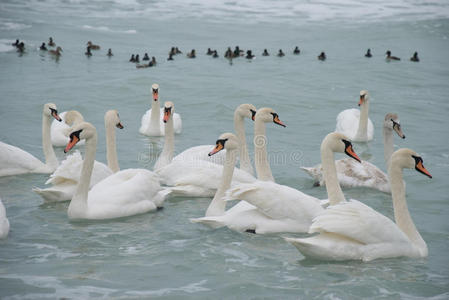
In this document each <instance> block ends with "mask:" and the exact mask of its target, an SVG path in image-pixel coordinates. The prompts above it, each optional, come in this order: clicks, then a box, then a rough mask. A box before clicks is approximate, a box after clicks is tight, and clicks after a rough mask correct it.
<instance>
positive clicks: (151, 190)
mask: <svg viewBox="0 0 449 300" xmlns="http://www.w3.org/2000/svg"><path fill="white" fill-rule="evenodd" d="M81 139H85V140H86V154H85V157H84V162H83V168H82V171H81V176H80V181H79V183H78V186H77V188H76V192H75V195H74V196H73V198H72V200H71V201H70V205H69V208H68V211H67V214H68V216H69V218H70V219H97V220H99V219H113V218H120V217H127V216H132V215H136V214H142V213H146V212H149V211H154V210H156V209H157V208H158V207H161V206H162V204H163V202H164V199H165V196H166V191H164V190H162V189H161V187H160V185H159V181H158V178H157V176H156V174H154V173H153V172H150V171H148V170H145V169H127V170H122V171H119V172H117V173H114V174H113V175H111V176H109V177H107V178H105V179H104V180H102V181H100V182H99V183H97V184H96V185H95V186H94V187H93V188H92V189H91V190H90V191H89V186H90V178H91V175H92V169H93V166H94V160H95V152H96V146H97V131H96V129H95V127H94V126H93V125H92V124H90V123H87V122H83V123H80V124H78V125H76V126H75V127H74V128H73V131H72V133H71V134H70V142H69V143H68V144H67V147H66V148H65V150H64V152H67V151H69V150H70V149H71V148H73V146H75V145H76V143H77V142H78V141H79V140H81Z"/></svg>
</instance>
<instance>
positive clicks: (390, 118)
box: [384, 113, 405, 139]
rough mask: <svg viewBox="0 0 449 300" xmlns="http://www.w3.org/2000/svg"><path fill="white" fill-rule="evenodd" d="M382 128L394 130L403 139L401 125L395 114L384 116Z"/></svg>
mask: <svg viewBox="0 0 449 300" xmlns="http://www.w3.org/2000/svg"><path fill="white" fill-rule="evenodd" d="M384 127H385V128H388V129H390V130H394V131H395V132H396V133H397V134H398V135H399V137H401V138H403V139H405V134H404V133H403V132H402V128H401V123H400V122H399V117H398V115H397V114H393V113H388V114H386V115H385V120H384Z"/></svg>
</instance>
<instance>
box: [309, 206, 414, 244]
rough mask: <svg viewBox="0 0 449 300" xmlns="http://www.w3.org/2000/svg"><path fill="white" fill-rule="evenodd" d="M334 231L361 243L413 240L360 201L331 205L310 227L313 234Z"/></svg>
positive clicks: (387, 219)
mask: <svg viewBox="0 0 449 300" xmlns="http://www.w3.org/2000/svg"><path fill="white" fill-rule="evenodd" d="M314 232H320V233H333V234H337V235H339V236H341V237H343V238H345V239H350V240H353V241H356V242H358V243H361V244H365V245H367V244H381V243H398V242H403V243H410V241H409V239H408V237H407V236H406V235H405V234H404V233H403V232H402V231H401V230H400V229H399V227H398V226H397V225H396V224H395V223H394V222H393V221H391V220H390V219H389V218H387V217H385V216H384V215H382V214H380V213H378V212H377V211H375V210H374V209H372V208H371V207H369V206H367V205H365V204H363V203H362V202H359V201H357V200H350V201H349V202H342V203H339V204H337V205H332V206H329V207H328V208H327V209H325V210H324V211H323V212H322V213H320V214H319V215H318V216H317V217H316V218H315V219H314V220H313V223H312V225H311V226H310V229H309V233H314Z"/></svg>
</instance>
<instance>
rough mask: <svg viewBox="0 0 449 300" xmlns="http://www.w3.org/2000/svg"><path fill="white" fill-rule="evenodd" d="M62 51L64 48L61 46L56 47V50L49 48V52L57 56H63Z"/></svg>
mask: <svg viewBox="0 0 449 300" xmlns="http://www.w3.org/2000/svg"><path fill="white" fill-rule="evenodd" d="M61 52H62V48H61V47H59V46H58V47H57V48H56V50H48V53H50V54H51V55H53V56H55V57H59V56H61Z"/></svg>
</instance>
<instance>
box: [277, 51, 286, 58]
mask: <svg viewBox="0 0 449 300" xmlns="http://www.w3.org/2000/svg"><path fill="white" fill-rule="evenodd" d="M277 56H278V57H283V56H285V54H284V52H282V49H279V52H278V55H277Z"/></svg>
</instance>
